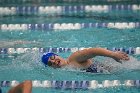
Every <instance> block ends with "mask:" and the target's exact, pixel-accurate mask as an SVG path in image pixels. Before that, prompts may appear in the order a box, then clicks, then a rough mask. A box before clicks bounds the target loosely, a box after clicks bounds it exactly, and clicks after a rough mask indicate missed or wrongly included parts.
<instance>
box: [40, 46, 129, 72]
mask: <svg viewBox="0 0 140 93" xmlns="http://www.w3.org/2000/svg"><path fill="white" fill-rule="evenodd" d="M96 56H105V57H110V58H113V59H114V60H116V62H120V63H121V61H128V60H129V57H128V55H127V54H126V53H124V52H121V51H115V52H114V51H110V50H107V49H104V48H88V49H84V50H79V51H76V52H74V53H73V54H71V55H70V56H69V57H68V58H67V59H64V58H62V57H60V56H58V55H57V54H55V53H44V54H43V56H42V62H43V63H44V65H45V66H50V67H53V68H63V67H70V68H75V69H80V70H85V71H86V72H91V73H98V72H102V71H98V65H97V64H95V61H94V60H93V59H92V58H93V57H96Z"/></svg>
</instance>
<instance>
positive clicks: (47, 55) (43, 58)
mask: <svg viewBox="0 0 140 93" xmlns="http://www.w3.org/2000/svg"><path fill="white" fill-rule="evenodd" d="M52 55H56V54H54V53H44V54H43V56H42V62H43V63H44V64H45V65H47V64H48V60H49V57H51V56H52Z"/></svg>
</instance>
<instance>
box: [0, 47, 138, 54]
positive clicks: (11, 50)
mask: <svg viewBox="0 0 140 93" xmlns="http://www.w3.org/2000/svg"><path fill="white" fill-rule="evenodd" d="M83 49H85V48H84V47H81V48H78V47H74V48H62V47H59V48H50V47H49V48H0V54H1V55H5V54H22V53H27V52H31V51H32V52H33V51H37V52H40V53H45V52H55V53H64V52H75V51H78V50H83ZM106 49H108V50H112V51H123V52H125V53H127V54H136V55H139V54H140V47H136V48H132V47H130V48H106Z"/></svg>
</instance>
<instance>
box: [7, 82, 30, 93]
mask: <svg viewBox="0 0 140 93" xmlns="http://www.w3.org/2000/svg"><path fill="white" fill-rule="evenodd" d="M31 91H32V82H31V81H29V80H26V81H24V82H22V83H20V84H19V85H17V86H15V87H13V88H11V89H10V90H9V92H8V93H31Z"/></svg>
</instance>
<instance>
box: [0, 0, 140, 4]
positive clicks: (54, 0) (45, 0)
mask: <svg viewBox="0 0 140 93" xmlns="http://www.w3.org/2000/svg"><path fill="white" fill-rule="evenodd" d="M129 1H130V2H132V1H131V0H100V1H99V0H86V1H83V0H36V2H34V0H18V1H17V0H12V1H11V0H2V1H1V3H2V4H5V3H6V4H7V3H10V4H11V3H13V4H15V2H16V3H20V4H23V3H26V4H27V3H28V2H30V3H32V4H34V3H35V4H36V3H39V4H42V3H57V2H59V3H60V2H67V3H68V2H69V3H71V2H79V3H80V2H93V3H95V2H100V3H101V2H103V3H105V2H109V3H110V2H129ZM138 1H139V0H133V2H138Z"/></svg>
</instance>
